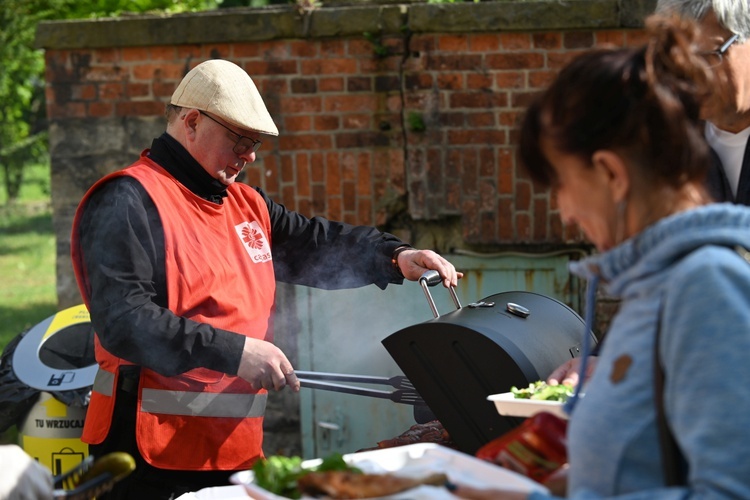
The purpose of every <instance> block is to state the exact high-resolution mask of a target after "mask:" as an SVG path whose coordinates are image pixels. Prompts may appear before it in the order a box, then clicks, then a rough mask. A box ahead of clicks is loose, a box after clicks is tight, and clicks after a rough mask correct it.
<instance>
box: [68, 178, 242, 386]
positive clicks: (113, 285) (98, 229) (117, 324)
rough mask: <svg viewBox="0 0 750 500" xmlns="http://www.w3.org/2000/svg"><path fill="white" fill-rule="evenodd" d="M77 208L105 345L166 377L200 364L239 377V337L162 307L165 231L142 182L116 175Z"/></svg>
mask: <svg viewBox="0 0 750 500" xmlns="http://www.w3.org/2000/svg"><path fill="white" fill-rule="evenodd" d="M82 209H83V210H84V212H83V214H82V218H81V223H80V225H79V235H80V242H81V243H80V244H81V252H82V254H83V260H84V266H85V271H86V273H87V279H88V282H89V287H90V289H91V297H90V313H91V323H92V326H93V327H94V329H95V331H96V333H97V336H98V338H99V341H100V342H101V344H102V346H103V347H104V348H105V349H106V350H107V351H109V352H110V353H111V354H113V355H115V356H117V357H120V358H123V359H125V360H127V361H129V362H131V363H134V364H136V365H139V366H143V367H146V368H150V369H152V370H154V371H155V372H157V373H160V374H162V375H166V376H172V375H177V374H179V373H183V372H185V371H187V370H190V369H193V368H197V367H204V368H209V369H212V370H216V371H219V372H222V373H227V374H230V375H236V373H237V369H238V367H239V361H240V356H241V353H242V347H243V345H244V336H242V335H240V334H238V333H234V332H229V331H226V330H220V329H217V328H214V327H212V326H211V325H208V324H205V323H197V322H194V321H190V320H187V319H185V318H182V317H179V316H176V315H175V314H173V313H172V312H171V311H170V310H169V309H167V304H168V302H167V286H166V276H165V268H164V232H163V228H162V225H161V220H160V218H159V215H158V211H157V209H156V207H155V206H154V204H153V202H152V201H151V199H150V197H149V196H148V194H147V193H146V191H145V190H144V189H143V187H142V186H141V185H140V183H138V181H136V180H135V179H131V178H129V177H122V178H117V179H113V180H111V181H109V182H107V183H106V184H104V185H103V186H102V187H101V188H100V189H98V190H97V191H96V192H94V193H92V195H91V197H90V198H89V200H88V202H87V203H86V205H85V206H83V207H82Z"/></svg>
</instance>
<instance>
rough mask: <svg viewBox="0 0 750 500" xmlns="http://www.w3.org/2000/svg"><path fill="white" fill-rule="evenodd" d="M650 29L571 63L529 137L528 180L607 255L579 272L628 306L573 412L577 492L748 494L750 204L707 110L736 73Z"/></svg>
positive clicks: (658, 24) (698, 48)
mask: <svg viewBox="0 0 750 500" xmlns="http://www.w3.org/2000/svg"><path fill="white" fill-rule="evenodd" d="M646 27H647V34H648V42H647V43H646V44H645V45H644V46H643V47H638V48H620V49H596V50H592V51H589V52H587V53H585V54H583V55H581V56H579V57H577V58H576V59H574V60H573V61H572V62H571V63H570V64H568V65H567V66H566V67H565V68H564V69H563V70H562V71H561V72H560V74H559V75H558V77H557V78H556V79H555V81H554V82H553V83H552V84H551V86H550V87H549V88H548V89H547V90H546V91H545V92H544V93H543V94H542V95H541V96H539V98H538V99H537V100H535V101H534V103H533V104H532V105H531V106H530V107H529V109H528V112H527V114H526V116H525V118H524V120H523V126H522V130H521V135H520V145H519V147H520V155H521V160H522V163H523V164H524V166H525V167H526V169H527V170H528V172H529V174H530V176H531V178H532V179H533V180H535V181H536V182H538V183H540V184H541V185H543V186H548V187H550V188H551V189H552V190H553V192H554V194H555V195H556V199H557V203H558V206H559V209H560V214H561V217H562V219H563V221H564V222H565V223H567V224H576V225H578V226H579V227H580V229H581V230H582V231H583V232H584V234H585V235H586V237H587V238H588V239H589V240H590V241H591V242H592V243H593V244H594V245H595V247H596V249H597V251H598V253H597V254H596V255H593V256H590V257H588V258H585V259H583V260H581V261H578V262H576V263H573V264H572V266H571V270H572V271H573V272H574V273H575V274H576V275H578V276H581V277H582V278H584V279H586V280H587V281H588V284H589V287H590V290H592V291H595V290H596V289H597V288H598V286H601V287H603V288H604V290H605V291H606V292H607V295H608V296H612V297H615V298H617V299H619V300H620V307H619V310H618V312H617V313H616V314H615V316H614V318H613V320H612V322H611V324H610V327H609V329H608V331H607V333H606V342H605V343H604V344H603V346H602V348H601V351H600V353H599V361H598V365H597V368H596V370H595V371H594V372H593V373H592V375H591V378H590V379H589V381H588V383H587V385H586V395H585V397H583V398H580V399H577V400H576V401H577V403H576V405H575V406H574V407H573V409H572V412H571V414H570V420H569V423H568V434H567V439H568V468H567V473H568V482H567V497H568V498H574V499H583V498H585V499H591V498H623V499H625V498H627V499H629V500H637V499H644V500H645V499H655V498H658V499H672V498H674V499H678V498H695V499H698V498H706V499H709V498H710V499H722V498H750V474H748V473H747V464H749V463H750V434H748V432H747V415H748V414H749V412H750V391H747V390H745V389H744V385H743V384H744V381H747V380H750V364H748V363H747V360H746V357H747V352H750V261H748V260H746V257H747V256H748V251H747V250H746V249H748V248H750V207H746V206H741V205H736V204H731V203H713V202H712V200H711V197H710V195H709V194H708V192H707V188H706V184H705V179H706V175H707V171H708V169H709V166H710V159H709V156H710V154H709V148H708V146H707V144H706V142H705V141H704V140H703V138H702V136H703V122H702V120H701V115H700V112H701V109H704V107H703V104H704V102H706V101H705V100H706V99H713V94H715V93H716V92H715V91H716V89H720V88H721V87H722V86H723V85H726V84H729V85H731V78H730V75H731V73H729V72H727V71H726V69H722V68H717V67H713V66H714V65H713V64H711V63H710V62H709V60H708V59H707V58H706V56H705V51H706V49H707V47H706V46H705V43H704V38H703V37H701V36H700V35H699V34H698V32H697V31H696V30H697V28H696V27H695V25H694V24H693V23H690V22H689V21H687V20H684V19H679V18H675V17H652V18H650V19H648V20H647V23H646ZM720 95H721V94H720ZM593 297H595V294H589V299H591V302H589V301H588V300H587V304H586V308H587V310H591V309H588V308H593V307H594V306H595V304H594V303H593ZM660 380H663V386H658V382H659V381H660ZM661 409H663V413H661V411H660V410H661ZM660 413H661V414H662V415H663V420H662V419H661V418H660V417H659V415H660ZM662 422H663V423H664V425H665V428H666V429H668V431H663V430H662V429H661V428H660V427H661V423H662ZM660 438H664V440H665V441H669V439H670V438H672V439H674V441H675V443H676V448H671V447H669V446H664V447H662V446H660ZM456 493H457V494H458V495H459V496H461V497H464V498H493V499H502V498H530V499H535V500H536V499H541V498H548V497H549V495H547V494H544V493H541V492H534V493H530V494H526V493H519V492H503V491H491V492H489V491H477V490H475V489H470V488H463V487H461V486H459V487H458V488H457V490H456Z"/></svg>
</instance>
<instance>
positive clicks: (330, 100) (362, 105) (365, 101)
mask: <svg viewBox="0 0 750 500" xmlns="http://www.w3.org/2000/svg"><path fill="white" fill-rule="evenodd" d="M377 109H378V97H377V96H375V95H372V94H365V95H347V94H344V95H339V96H336V97H328V96H326V97H324V98H323V111H325V112H334V113H346V112H356V111H375V110H377Z"/></svg>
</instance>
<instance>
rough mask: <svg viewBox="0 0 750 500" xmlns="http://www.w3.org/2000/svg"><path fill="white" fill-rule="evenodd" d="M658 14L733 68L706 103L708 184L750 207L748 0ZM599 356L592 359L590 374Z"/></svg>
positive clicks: (659, 8)
mask: <svg viewBox="0 0 750 500" xmlns="http://www.w3.org/2000/svg"><path fill="white" fill-rule="evenodd" d="M656 13H658V14H667V15H679V16H681V17H683V18H685V19H690V20H692V21H695V22H697V23H698V24H699V26H700V28H701V38H700V40H699V41H698V43H699V44H700V46H701V47H702V48H701V50H702V51H703V52H704V54H705V56H706V57H707V60H708V61H709V64H711V65H714V66H717V67H719V66H722V67H724V68H725V69H726V70H728V71H729V72H730V75H731V78H730V80H729V84H728V85H727V86H725V87H724V89H723V90H724V92H725V93H726V94H727V95H725V96H722V95H719V94H718V93H716V92H714V93H713V98H712V99H710V100H709V101H708V102H706V104H704V106H703V109H702V113H701V116H702V118H703V120H704V121H705V126H704V134H703V135H704V136H705V138H706V140H707V141H708V144H709V145H710V147H711V168H710V169H709V171H708V176H707V179H706V185H707V188H708V192H709V194H710V195H711V196H712V198H713V199H714V200H715V201H719V202H721V201H728V202H732V203H739V204H742V205H750V140H749V139H750V44H749V43H747V41H748V38H749V37H750V3H748V2H747V1H746V0H742V1H738V0H658V1H657V4H656ZM580 361H581V360H580V358H574V359H571V360H570V361H568V362H566V363H565V364H563V365H561V366H560V367H558V368H557V369H556V370H554V371H553V372H552V373H551V374H550V375H549V377H548V378H547V382H549V383H551V384H558V383H566V384H570V385H576V384H577V383H578V379H579V374H578V371H579V368H580ZM595 366H596V358H591V359H590V360H589V363H587V369H586V372H587V377H588V376H590V375H591V373H592V372H593V370H594V367H595Z"/></svg>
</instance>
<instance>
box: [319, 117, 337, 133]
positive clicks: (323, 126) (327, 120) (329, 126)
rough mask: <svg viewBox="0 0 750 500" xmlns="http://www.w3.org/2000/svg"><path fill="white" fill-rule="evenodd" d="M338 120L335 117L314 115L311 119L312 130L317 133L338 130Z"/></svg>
mask: <svg viewBox="0 0 750 500" xmlns="http://www.w3.org/2000/svg"><path fill="white" fill-rule="evenodd" d="M339 122H340V119H339V117H338V116H336V115H316V116H315V117H314V118H313V129H314V130H317V131H321V132H322V131H329V130H338V129H339Z"/></svg>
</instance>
